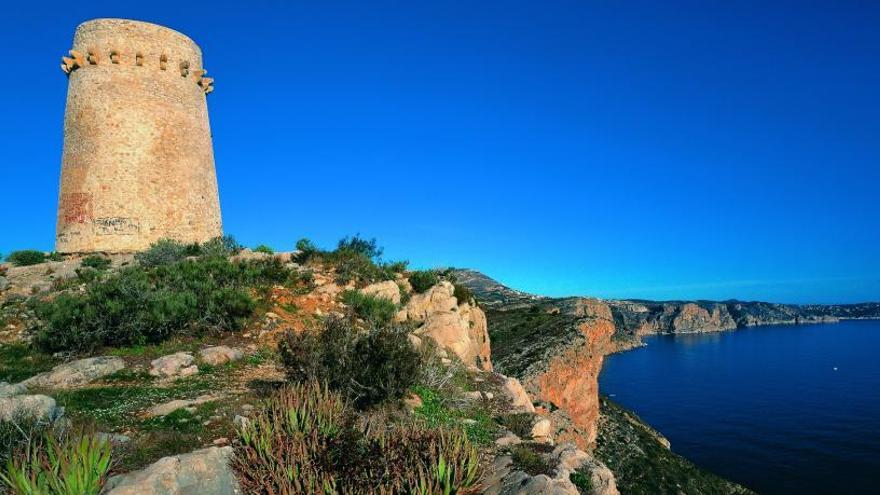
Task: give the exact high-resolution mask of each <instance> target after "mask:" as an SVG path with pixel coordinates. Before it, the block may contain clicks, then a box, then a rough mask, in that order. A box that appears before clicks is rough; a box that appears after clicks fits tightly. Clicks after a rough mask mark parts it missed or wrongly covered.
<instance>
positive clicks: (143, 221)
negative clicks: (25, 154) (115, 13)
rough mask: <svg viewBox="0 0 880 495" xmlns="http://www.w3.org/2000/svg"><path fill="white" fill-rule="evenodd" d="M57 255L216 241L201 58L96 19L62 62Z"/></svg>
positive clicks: (136, 28)
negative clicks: (168, 242)
mask: <svg viewBox="0 0 880 495" xmlns="http://www.w3.org/2000/svg"><path fill="white" fill-rule="evenodd" d="M61 68H62V70H63V71H64V72H65V73H66V74H67V76H68V92H67V107H66V111H65V116H64V152H63V157H62V170H61V188H60V197H59V203H58V223H57V229H56V234H57V235H56V250H57V251H59V252H91V251H105V252H127V251H136V250H140V249H143V248H145V247H147V246H149V245H150V244H151V243H153V242H155V241H156V240H158V239H161V238H171V239H176V240H179V241H181V242H202V241H205V240H207V239H210V238H212V237H216V236H218V235H221V232H222V228H221V218H220V203H219V197H218V193H217V179H216V172H215V168H214V154H213V148H212V143H211V132H210V125H209V121H208V108H207V102H206V98H205V96H206V94H208V93H210V92H211V91H212V90H213V80H212V79H211V78H208V77H205V74H206V71H205V69H204V67H203V66H202V52H201V50H200V49H199V47H198V46H197V45H196V44H195V43H194V42H193V41H192V40H191V39H189V38H188V37H187V36H185V35H183V34H181V33H179V32H177V31H174V30H172V29H169V28H166V27H163V26H159V25H156V24H150V23H146V22H139V21H131V20H126V19H95V20H92V21H88V22H85V23H83V24H81V25H80V26H79V27H77V29H76V33H75V35H74V40H73V47H72V49H71V50H70V51H69V56H65V57H62V63H61Z"/></svg>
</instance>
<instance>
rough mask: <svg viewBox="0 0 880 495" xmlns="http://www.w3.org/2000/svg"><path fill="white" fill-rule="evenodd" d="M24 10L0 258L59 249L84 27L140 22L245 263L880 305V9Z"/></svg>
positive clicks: (578, 4)
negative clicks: (96, 21) (172, 74)
mask: <svg viewBox="0 0 880 495" xmlns="http://www.w3.org/2000/svg"><path fill="white" fill-rule="evenodd" d="M820 3H824V5H819V4H820ZM16 4H17V5H13V4H11V5H7V6H5V7H4V20H5V22H4V26H3V30H2V31H0V46H3V48H4V52H5V53H4V55H5V56H4V61H5V63H4V75H3V78H2V80H0V92H2V94H3V95H4V101H3V110H2V115H3V117H2V120H0V149H2V157H3V158H2V162H0V174H2V175H0V190H2V199H3V204H4V207H5V212H4V214H3V215H2V216H0V251H2V252H6V253H8V252H9V251H10V250H12V249H20V248H26V247H33V248H39V249H45V250H49V249H51V248H52V246H53V239H54V228H55V214H56V202H57V194H58V177H59V169H60V161H61V144H62V143H61V137H62V117H63V112H64V100H65V94H66V86H67V85H66V79H65V77H64V74H63V73H62V72H61V70H60V69H59V67H58V64H59V58H60V57H61V55H64V54H65V53H66V51H67V50H68V49H69V48H70V44H71V39H72V36H73V30H74V28H75V27H76V25H77V24H79V23H80V22H82V21H84V20H87V19H90V18H94V17H128V18H134V19H140V20H147V21H152V22H157V23H160V24H165V25H168V26H170V27H173V28H175V29H178V30H180V31H182V32H184V33H186V34H188V35H189V36H190V37H192V38H193V39H195V40H196V42H197V43H199V44H200V45H201V47H202V49H203V51H204V54H205V67H206V68H207V69H208V70H209V72H210V75H212V76H213V77H215V78H216V82H215V86H216V91H215V92H214V93H213V94H211V95H210V97H209V98H208V105H209V110H210V115H211V125H212V129H213V134H214V147H215V154H216V155H215V156H216V162H217V171H218V175H219V182H220V200H221V205H222V209H223V220H224V227H225V230H226V231H227V232H228V233H231V234H233V235H235V236H236V237H237V238H238V239H239V240H240V241H242V242H243V243H245V244H249V245H255V244H258V243H266V244H269V245H271V246H274V247H275V248H277V249H289V248H291V247H292V246H293V244H294V242H295V241H296V239H298V238H300V237H309V238H311V239H313V240H314V241H315V242H316V243H318V244H319V245H323V246H328V247H329V246H332V245H333V244H334V243H335V241H336V240H337V239H338V238H340V237H342V236H344V235H346V234H350V233H355V232H360V233H362V234H364V235H367V236H375V237H376V238H378V239H379V241H380V243H381V244H383V245H384V246H385V247H386V254H387V257H388V258H391V259H397V258H407V259H409V260H411V262H412V264H413V265H414V266H417V267H428V266H440V265H454V266H465V267H472V268H476V269H479V270H481V271H484V272H485V273H487V274H489V275H491V276H494V277H496V278H498V279H499V280H501V281H503V282H505V283H507V284H509V285H511V286H513V287H516V288H519V289H523V290H528V291H532V292H537V293H543V294H549V295H567V294H588V295H596V296H602V297H639V298H653V299H667V298H714V299H722V298H734V297H735V298H741V299H764V300H772V301H782V302H852V301H859V300H877V299H880V257H878V253H880V194H878V192H880V29H877V27H878V26H880V3H877V2H868V1H865V2H848V1H834V2H831V1H828V2H782V3H780V2H754V3H752V4H749V3H747V2H705V1H694V2H655V1H646V2H626V5H624V4H622V3H620V2H589V1H570V2H472V1H469V2H363V1H357V2H350V3H342V2H330V1H327V2H285V1H280V0H275V1H250V2H222V1H213V2H183V1H175V2H164V1H137V2H126V1H121V0H115V1H112V2H110V1H90V2H80V3H79V4H71V3H70V2H59V3H57V4H53V2H16Z"/></svg>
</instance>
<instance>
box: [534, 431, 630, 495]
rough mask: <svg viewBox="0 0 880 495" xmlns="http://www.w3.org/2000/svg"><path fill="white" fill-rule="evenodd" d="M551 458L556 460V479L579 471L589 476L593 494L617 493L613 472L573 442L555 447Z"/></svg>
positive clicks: (561, 478) (609, 494)
mask: <svg viewBox="0 0 880 495" xmlns="http://www.w3.org/2000/svg"><path fill="white" fill-rule="evenodd" d="M551 458H553V459H555V460H556V471H555V473H554V474H555V478H556V479H557V480H568V479H569V477H570V476H571V474H572V473H573V472H575V471H580V472H581V473H584V474H586V475H587V476H589V477H590V480H591V486H592V487H593V490H592V491H591V493H592V494H593V495H619V493H620V492H618V491H617V481H616V480H615V478H614V473H612V472H611V470H610V469H608V467H607V466H605V465H604V464H602V463H601V462H599V461H598V460H597V459H595V458H593V457H591V456H590V455H589V454H587V453H586V452H584V451H582V450H580V449H578V448H577V447H576V446H575V445H574V444H570V443H569V444H565V445H560V446H559V447H556V449H555V450H554V451H553V453H552V454H551Z"/></svg>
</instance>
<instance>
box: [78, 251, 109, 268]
mask: <svg viewBox="0 0 880 495" xmlns="http://www.w3.org/2000/svg"><path fill="white" fill-rule="evenodd" d="M110 263H111V262H110V258H105V257H104V256H100V255H97V254H91V255H89V256H86V257H85V258H83V259H82V261H81V262H80V265H81V266H83V267H86V268H93V269H95V270H98V271H101V270H106V269H107V268H109V267H110Z"/></svg>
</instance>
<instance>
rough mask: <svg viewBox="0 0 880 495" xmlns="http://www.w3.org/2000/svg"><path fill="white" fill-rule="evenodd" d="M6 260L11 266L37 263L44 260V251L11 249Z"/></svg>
mask: <svg viewBox="0 0 880 495" xmlns="http://www.w3.org/2000/svg"><path fill="white" fill-rule="evenodd" d="M6 261H8V262H9V263H12V265H13V266H31V265H37V264H40V263H43V262H45V261H46V253H44V252H42V251H37V250H35V249H24V250H21V251H13V252H11V253H9V255H8V256H6Z"/></svg>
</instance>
